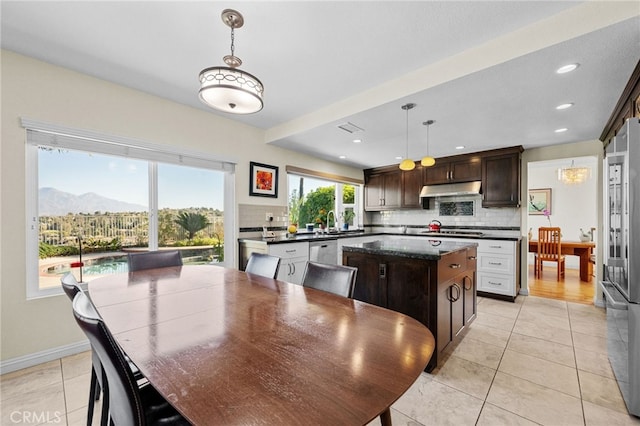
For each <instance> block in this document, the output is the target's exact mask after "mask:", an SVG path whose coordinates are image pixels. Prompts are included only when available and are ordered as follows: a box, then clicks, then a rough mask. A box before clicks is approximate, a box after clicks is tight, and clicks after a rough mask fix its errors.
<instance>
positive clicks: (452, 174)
mask: <svg viewBox="0 0 640 426" xmlns="http://www.w3.org/2000/svg"><path fill="white" fill-rule="evenodd" d="M450 173H451V177H450V178H449V179H451V180H453V170H451V172H450Z"/></svg>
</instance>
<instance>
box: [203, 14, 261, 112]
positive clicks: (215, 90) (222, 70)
mask: <svg viewBox="0 0 640 426" xmlns="http://www.w3.org/2000/svg"><path fill="white" fill-rule="evenodd" d="M222 22H224V23H225V24H226V25H227V26H228V27H230V28H231V55H227V56H225V57H224V58H222V60H223V61H224V63H225V64H227V65H228V67H222V66H220V67H210V68H205V69H203V70H202V71H201V72H200V92H199V97H200V100H201V101H202V102H204V103H205V104H206V105H208V106H210V107H212V108H215V109H217V110H220V111H224V112H229V113H232V114H251V113H254V112H258V111H260V110H261V109H262V105H263V103H262V94H263V91H264V87H263V86H262V83H261V82H260V80H258V79H257V78H256V77H254V76H253V75H251V74H249V73H248V72H245V71H242V70H240V69H239V68H238V67H239V66H240V65H242V61H241V60H240V58H238V57H237V56H235V45H234V41H235V40H234V36H235V34H234V30H235V29H236V28H240V27H242V25H244V18H243V17H242V15H241V14H240V12H237V11H235V10H233V9H225V10H223V11H222Z"/></svg>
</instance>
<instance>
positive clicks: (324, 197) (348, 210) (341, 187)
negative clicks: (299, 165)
mask: <svg viewBox="0 0 640 426" xmlns="http://www.w3.org/2000/svg"><path fill="white" fill-rule="evenodd" d="M287 178H288V187H289V221H290V222H291V223H297V224H298V229H299V230H300V231H301V232H304V231H305V230H306V229H307V226H311V225H313V227H314V229H315V228H319V227H324V226H328V227H338V228H341V229H347V228H348V229H352V228H357V227H358V226H360V225H359V224H362V220H361V217H362V216H361V215H362V211H361V208H360V206H361V205H362V203H361V200H360V194H361V192H362V191H361V188H362V185H360V184H351V183H343V182H337V181H333V180H329V179H323V178H319V177H315V176H309V175H302V174H296V173H292V172H290V173H288V174H287ZM330 211H333V212H334V213H335V222H334V218H333V216H331V217H327V216H328V214H329V212H330ZM327 220H328V221H329V223H327ZM345 224H347V225H345Z"/></svg>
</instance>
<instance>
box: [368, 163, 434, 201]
mask: <svg viewBox="0 0 640 426" xmlns="http://www.w3.org/2000/svg"><path fill="white" fill-rule="evenodd" d="M422 171H423V168H422V167H421V166H416V168H415V169H413V170H410V171H406V172H403V171H402V170H399V169H398V167H397V166H390V167H385V168H382V169H375V170H373V169H370V170H365V183H366V185H365V188H364V198H365V200H364V203H365V210H367V211H380V210H395V209H407V208H413V209H419V208H421V204H420V189H421V188H422V182H423V176H422Z"/></svg>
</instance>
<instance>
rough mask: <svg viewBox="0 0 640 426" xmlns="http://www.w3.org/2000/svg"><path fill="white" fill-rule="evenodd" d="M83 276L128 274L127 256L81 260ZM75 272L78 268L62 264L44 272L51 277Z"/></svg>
mask: <svg viewBox="0 0 640 426" xmlns="http://www.w3.org/2000/svg"><path fill="white" fill-rule="evenodd" d="M82 263H84V266H83V267H82V274H83V275H108V274H115V273H118V272H128V271H129V265H128V264H127V255H119V256H104V257H98V258H95V259H87V260H83V261H82ZM72 270H73V271H77V270H78V268H71V264H70V263H62V264H59V265H54V266H50V267H48V268H47V269H46V270H45V272H46V273H47V274H51V275H64V274H66V273H67V272H71V271H72Z"/></svg>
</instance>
